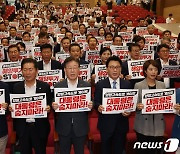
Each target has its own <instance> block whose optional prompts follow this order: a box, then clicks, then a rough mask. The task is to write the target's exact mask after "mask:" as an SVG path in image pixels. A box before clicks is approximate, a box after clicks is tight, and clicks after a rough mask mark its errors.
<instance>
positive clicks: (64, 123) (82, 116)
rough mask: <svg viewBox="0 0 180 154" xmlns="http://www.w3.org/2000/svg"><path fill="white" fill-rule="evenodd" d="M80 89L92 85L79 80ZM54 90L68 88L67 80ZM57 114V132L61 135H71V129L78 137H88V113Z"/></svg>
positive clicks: (57, 85)
mask: <svg viewBox="0 0 180 154" xmlns="http://www.w3.org/2000/svg"><path fill="white" fill-rule="evenodd" d="M80 87H90V84H89V83H88V82H85V81H83V80H80V79H79V80H78V85H77V88H80ZM54 88H68V84H67V79H65V80H63V81H61V82H58V83H56V84H55V87H54ZM57 114H58V115H57V123H56V131H57V132H58V134H59V135H62V136H67V135H69V134H70V132H71V129H73V130H74V133H75V135H76V136H77V137H80V136H85V135H87V133H88V130H89V124H88V114H87V112H68V113H66V112H64V113H63V112H62V113H57ZM72 119H73V124H72Z"/></svg>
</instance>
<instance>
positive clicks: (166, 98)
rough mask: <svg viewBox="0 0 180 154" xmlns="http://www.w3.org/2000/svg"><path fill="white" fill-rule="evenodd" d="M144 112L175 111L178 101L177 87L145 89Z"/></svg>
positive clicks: (143, 92)
mask: <svg viewBox="0 0 180 154" xmlns="http://www.w3.org/2000/svg"><path fill="white" fill-rule="evenodd" d="M142 103H143V104H144V108H143V109H142V114H157V113H173V112H175V109H174V105H175V103H176V91H175V89H143V90H142Z"/></svg>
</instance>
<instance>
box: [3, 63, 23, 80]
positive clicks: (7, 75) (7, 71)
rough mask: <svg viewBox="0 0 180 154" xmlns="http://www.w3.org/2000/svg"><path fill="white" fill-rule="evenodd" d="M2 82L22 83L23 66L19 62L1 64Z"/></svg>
mask: <svg viewBox="0 0 180 154" xmlns="http://www.w3.org/2000/svg"><path fill="white" fill-rule="evenodd" d="M0 75H1V76H2V79H1V81H4V82H15V81H22V80H23V76H22V72H21V64H20V63H19V62H1V63H0Z"/></svg>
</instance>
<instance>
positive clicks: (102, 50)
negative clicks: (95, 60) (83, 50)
mask: <svg viewBox="0 0 180 154" xmlns="http://www.w3.org/2000/svg"><path fill="white" fill-rule="evenodd" d="M105 51H109V52H110V54H111V55H112V51H111V49H110V48H107V47H104V48H102V49H101V50H100V52H99V55H100V56H101V55H102V54H103V53H104V52H105Z"/></svg>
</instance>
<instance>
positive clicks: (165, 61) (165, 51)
mask: <svg viewBox="0 0 180 154" xmlns="http://www.w3.org/2000/svg"><path fill="white" fill-rule="evenodd" d="M169 50H170V47H169V46H168V45H167V44H161V45H159V46H158V47H157V53H158V56H159V58H158V59H156V61H157V63H158V64H159V69H160V71H161V69H162V67H163V66H164V65H177V63H176V61H173V60H170V59H169ZM160 71H159V73H160ZM157 79H158V80H160V81H164V83H165V86H166V88H173V87H174V82H180V79H178V78H170V79H169V78H164V79H163V78H161V77H160V76H159V75H158V76H157Z"/></svg>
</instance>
